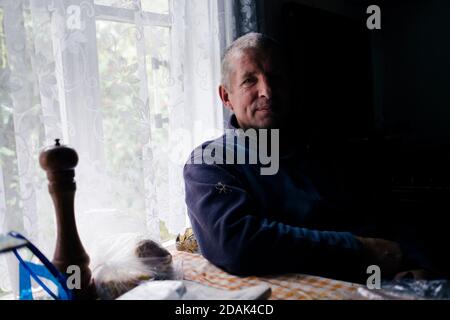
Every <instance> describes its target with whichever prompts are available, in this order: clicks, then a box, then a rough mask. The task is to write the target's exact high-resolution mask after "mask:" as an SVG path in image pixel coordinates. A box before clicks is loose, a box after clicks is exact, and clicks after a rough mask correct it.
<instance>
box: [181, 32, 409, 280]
mask: <svg viewBox="0 0 450 320" xmlns="http://www.w3.org/2000/svg"><path fill="white" fill-rule="evenodd" d="M283 62H284V61H283V58H282V53H281V50H280V48H279V46H278V44H277V43H276V42H275V41H274V40H272V39H271V38H269V37H267V36H264V35H262V34H257V33H250V34H247V35H245V36H243V37H241V38H239V39H237V40H236V41H235V42H234V43H233V44H232V45H231V46H230V47H229V48H228V49H227V51H226V53H225V55H224V58H223V61H222V84H221V85H220V87H219V95H220V98H221V100H222V102H223V105H224V106H225V107H226V108H228V109H229V110H231V111H232V112H233V113H234V114H233V115H232V117H231V119H230V121H229V128H230V129H233V130H234V131H227V133H226V134H225V135H224V136H222V137H221V138H219V139H216V140H215V141H208V142H205V143H204V144H203V145H202V146H200V147H198V148H197V149H196V150H194V152H193V153H192V156H191V159H190V161H188V164H186V166H185V168H184V179H185V187H186V188H185V189H186V203H187V207H188V214H189V218H190V220H191V223H192V227H193V230H194V233H195V235H196V238H197V241H198V243H199V247H200V250H201V253H202V254H203V256H204V257H206V258H207V259H208V260H209V261H211V262H212V263H213V264H215V265H217V266H218V267H221V268H223V269H224V270H226V271H228V272H230V273H232V274H237V275H262V274H269V273H280V272H301V273H310V274H317V275H322V276H328V277H334V278H341V279H346V280H351V281H364V280H363V279H366V278H367V277H368V275H367V273H366V270H367V267H368V266H369V265H373V264H375V265H378V266H379V267H380V268H381V273H382V276H386V277H390V276H393V275H395V274H396V273H397V272H399V271H401V270H402V267H404V268H403V269H405V268H406V266H402V251H401V248H400V245H399V244H398V243H396V242H393V241H389V240H384V239H378V238H366V237H364V234H358V235H356V234H355V233H352V232H350V231H353V230H358V228H357V227H356V228H355V226H354V225H353V224H354V220H353V219H352V218H351V217H350V216H348V215H346V213H345V212H342V210H338V209H336V208H335V207H333V205H332V204H330V203H328V202H327V199H324V198H323V196H322V195H321V193H320V191H319V190H318V189H317V188H316V186H315V184H314V182H313V181H312V180H311V179H310V178H309V177H308V175H307V165H306V162H305V161H304V154H303V153H302V152H301V151H299V150H297V149H296V146H294V145H292V144H290V143H286V141H287V139H283V132H284V133H285V134H286V135H287V134H288V133H287V132H288V129H289V128H288V126H287V125H286V123H287V120H288V119H287V118H288V116H289V109H288V106H289V105H290V102H289V90H288V88H289V82H288V79H287V77H286V73H287V72H286V66H285V65H284V64H283ZM238 129H241V130H238ZM265 129H266V130H265ZM246 130H247V131H249V130H256V132H257V134H256V138H257V139H259V140H260V139H261V137H262V135H263V133H266V132H267V130H269V131H271V132H272V131H273V132H277V131H276V130H279V134H280V137H281V141H280V143H279V144H278V143H277V142H278V141H277V139H276V136H275V135H269V136H270V137H271V138H270V139H267V143H268V144H269V145H271V148H270V149H271V150H273V152H272V155H277V152H278V151H279V159H277V160H279V164H278V168H277V169H278V170H277V172H276V173H275V174H270V175H263V174H261V172H262V171H261V168H262V167H263V164H261V162H260V161H259V162H258V163H236V162H233V161H231V162H230V161H226V160H230V159H231V160H236V157H235V154H234V153H232V157H229V158H228V157H227V156H225V155H223V152H222V151H225V153H227V152H228V151H230V150H232V151H233V152H236V151H239V150H242V149H245V152H246V155H247V156H248V155H249V153H250V151H251V150H250V151H249V148H247V147H246V145H245V144H242V143H240V142H239V139H234V140H231V142H230V139H229V137H230V136H231V137H233V132H235V133H234V136H236V137H239V135H242V134H243V132H244V133H245V132H246ZM230 132H231V133H230ZM249 140H251V139H249ZM236 141H238V142H236ZM264 141H266V140H264ZM259 142H261V141H259ZM211 146H215V148H212V149H214V152H212V153H211ZM259 146H261V145H259ZM274 146H275V147H276V148H275V149H279V150H275V149H273V148H272V147H274ZM222 147H223V148H222ZM221 148H222V149H221ZM208 149H209V150H208ZM205 150H208V152H207V154H209V156H210V157H211V156H212V157H213V158H214V159H215V160H219V161H215V162H214V163H212V162H211V161H206V157H205ZM258 150H259V149H258ZM202 156H203V158H202ZM258 156H259V155H258ZM248 158H249V159H250V158H251V157H250V156H249V157H248ZM199 159H200V161H199ZM246 159H247V158H246ZM201 160H203V161H201ZM346 228H348V230H346ZM408 267H409V266H408Z"/></svg>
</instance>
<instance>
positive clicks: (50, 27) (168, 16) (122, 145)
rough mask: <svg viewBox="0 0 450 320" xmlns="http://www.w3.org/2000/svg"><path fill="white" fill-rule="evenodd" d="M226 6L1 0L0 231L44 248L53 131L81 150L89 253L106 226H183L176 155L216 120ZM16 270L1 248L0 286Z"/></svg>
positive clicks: (206, 134) (117, 229)
mask: <svg viewBox="0 0 450 320" xmlns="http://www.w3.org/2000/svg"><path fill="white" fill-rule="evenodd" d="M224 7H225V6H224V4H223V2H222V1H220V0H211V1H204V0H98V1H97V0H95V1H94V0H86V1H81V2H79V4H78V2H76V4H74V2H71V1H52V0H39V1H34V0H33V1H30V0H17V1H9V0H8V1H5V0H0V21H1V22H2V23H1V24H0V88H1V90H0V124H1V126H0V232H1V233H5V232H8V231H11V230H14V231H18V232H21V233H24V235H26V236H27V238H28V239H30V240H31V241H32V242H33V243H35V244H36V245H37V246H38V247H39V249H40V250H41V251H42V252H43V253H44V254H46V255H47V256H49V257H51V256H52V254H53V251H54V245H55V221H54V219H55V215H54V208H53V203H52V201H51V198H50V196H49V193H48V188H47V178H46V175H45V172H44V171H43V170H42V169H41V168H40V166H39V161H38V157H39V153H40V151H41V150H42V148H43V147H44V146H48V145H50V144H52V143H53V140H54V139H55V138H61V139H62V142H63V143H66V144H69V145H70V146H71V147H74V148H75V149H76V151H77V153H78V155H79V163H78V165H77V167H76V168H75V174H76V176H75V179H76V181H77V192H76V198H75V212H76V215H77V225H78V230H79V232H80V236H81V239H82V241H83V245H84V246H85V247H86V249H87V252H88V253H91V252H92V251H91V250H90V246H91V245H95V241H96V240H98V237H101V236H102V235H103V234H106V233H108V235H111V234H115V233H123V232H133V233H144V234H146V235H148V236H150V237H151V238H153V239H154V240H157V241H161V242H163V243H164V242H166V241H169V242H170V241H172V242H173V241H174V238H175V235H176V234H177V233H179V232H182V231H184V228H186V227H187V226H189V220H188V217H187V215H186V208H185V204H184V190H183V187H184V182H183V178H182V170H183V164H184V161H185V160H186V159H187V157H188V155H189V153H190V151H191V150H192V149H193V148H194V147H196V146H197V145H198V144H200V143H201V142H203V141H206V140H209V139H211V138H214V137H215V136H217V134H220V133H221V130H222V129H223V113H222V110H221V108H220V106H221V104H220V99H219V98H218V97H217V94H216V90H217V85H218V81H219V79H220V55H221V52H222V51H223V49H224V48H225V45H226V41H228V40H227V39H231V38H232V37H230V34H231V31H224V30H222V29H223V28H224V25H225V22H226V21H229V20H230V19H229V18H227V15H228V14H230V15H231V12H234V11H233V10H231V8H230V10H229V11H226V12H225V11H224ZM230 30H235V29H233V28H231V29H230ZM92 258H93V257H92V255H91V261H93V260H94V259H92ZM94 267H95V266H94ZM14 270H15V269H14V266H13V265H12V264H11V263H10V262H8V259H4V258H3V257H0V289H1V290H3V291H10V290H11V286H12V287H14V281H16V280H17V279H15V278H14V274H15V273H14Z"/></svg>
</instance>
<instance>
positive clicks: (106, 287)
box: [92, 233, 182, 300]
mask: <svg viewBox="0 0 450 320" xmlns="http://www.w3.org/2000/svg"><path fill="white" fill-rule="evenodd" d="M93 256H95V258H96V261H95V266H94V268H93V270H92V274H93V278H94V283H95V286H96V289H97V295H98V297H99V298H100V299H106V300H111V299H116V298H117V297H119V296H121V295H122V294H124V293H126V292H128V291H129V290H131V289H133V288H134V287H136V286H138V285H139V284H140V283H142V282H143V281H148V280H176V279H181V278H182V275H181V273H180V271H179V270H180V269H179V268H176V267H174V264H173V261H172V255H171V254H170V252H169V251H167V250H166V249H165V248H163V247H162V246H161V245H160V244H158V243H157V242H155V241H153V240H151V239H148V238H146V237H145V236H143V235H139V234H134V233H125V234H119V235H114V236H111V237H105V238H103V239H101V240H100V241H99V243H97V245H96V252H95V253H94V254H93Z"/></svg>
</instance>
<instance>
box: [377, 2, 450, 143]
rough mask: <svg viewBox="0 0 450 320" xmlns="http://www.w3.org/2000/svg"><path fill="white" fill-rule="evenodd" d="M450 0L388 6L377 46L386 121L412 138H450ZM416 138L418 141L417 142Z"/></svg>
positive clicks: (438, 140) (441, 140)
mask: <svg viewBox="0 0 450 320" xmlns="http://www.w3.org/2000/svg"><path fill="white" fill-rule="evenodd" d="M449 13H450V2H449V1H439V0H427V1H411V2H404V3H401V4H398V3H397V4H393V3H391V4H390V5H386V10H384V11H383V22H382V23H383V29H382V30H381V37H380V42H379V43H378V46H377V47H376V48H375V49H376V50H379V51H380V53H381V54H380V61H379V63H378V64H377V65H376V66H375V67H377V68H380V70H381V74H380V76H381V79H380V84H381V86H380V87H381V92H380V94H381V96H382V97H381V99H382V112H383V118H384V121H385V123H384V125H385V127H386V128H387V129H389V130H390V131H392V132H395V133H398V134H400V135H402V136H403V137H404V138H405V139H408V140H412V141H415V140H419V141H420V142H423V143H425V144H443V143H445V144H449V143H450V58H449V57H450V41H448V39H449V36H450V24H449V20H448V15H449ZM419 141H417V142H419Z"/></svg>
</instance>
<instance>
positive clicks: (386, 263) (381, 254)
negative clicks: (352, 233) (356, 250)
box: [356, 237, 402, 277]
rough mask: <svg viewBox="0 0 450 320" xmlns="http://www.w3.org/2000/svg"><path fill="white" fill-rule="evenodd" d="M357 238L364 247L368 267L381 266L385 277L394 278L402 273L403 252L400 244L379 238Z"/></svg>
mask: <svg viewBox="0 0 450 320" xmlns="http://www.w3.org/2000/svg"><path fill="white" fill-rule="evenodd" d="M356 238H357V239H358V240H359V241H360V242H361V244H362V246H363V254H364V259H365V262H366V263H367V266H369V265H373V264H374V265H377V266H379V267H380V269H381V274H382V275H383V276H384V277H393V276H394V275H395V274H396V273H398V272H399V271H400V266H401V263H402V251H401V250H400V246H399V244H398V243H396V242H393V241H389V240H384V239H377V238H363V237H356Z"/></svg>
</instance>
